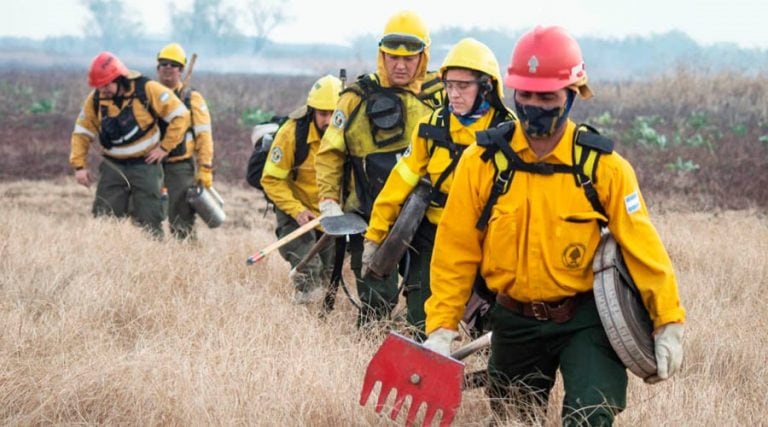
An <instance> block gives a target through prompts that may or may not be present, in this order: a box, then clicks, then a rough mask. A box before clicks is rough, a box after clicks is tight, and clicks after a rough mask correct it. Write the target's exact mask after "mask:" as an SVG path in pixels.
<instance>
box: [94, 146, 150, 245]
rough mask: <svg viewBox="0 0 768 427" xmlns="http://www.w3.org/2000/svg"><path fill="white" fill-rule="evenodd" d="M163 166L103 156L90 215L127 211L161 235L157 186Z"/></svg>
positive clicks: (121, 216)
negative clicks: (120, 160) (121, 160)
mask: <svg viewBox="0 0 768 427" xmlns="http://www.w3.org/2000/svg"><path fill="white" fill-rule="evenodd" d="M162 182H163V168H162V166H160V165H159V164H151V165H148V164H146V163H144V162H143V159H137V160H135V161H134V160H131V161H126V162H119V161H115V160H108V159H104V161H102V162H101V164H100V165H99V182H98V184H97V186H96V199H95V200H94V201H93V209H92V212H93V215H94V216H97V217H98V216H102V215H109V216H116V217H118V218H124V217H126V216H128V215H129V214H130V215H131V216H132V217H133V218H134V219H135V220H136V222H137V223H139V225H141V226H142V227H144V228H146V229H147V230H148V231H149V232H150V233H152V234H153V235H154V236H156V237H159V238H162V237H163V228H162V222H163V205H162V202H161V201H160V188H161V185H162Z"/></svg>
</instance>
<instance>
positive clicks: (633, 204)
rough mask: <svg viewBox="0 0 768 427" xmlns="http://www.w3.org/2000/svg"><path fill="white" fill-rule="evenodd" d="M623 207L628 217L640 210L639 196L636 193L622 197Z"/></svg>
mask: <svg viewBox="0 0 768 427" xmlns="http://www.w3.org/2000/svg"><path fill="white" fill-rule="evenodd" d="M624 207H625V208H626V209H627V213H628V214H630V215H632V214H633V213H635V212H637V211H639V210H640V195H639V194H637V191H633V192H631V193H629V194H627V195H626V196H624Z"/></svg>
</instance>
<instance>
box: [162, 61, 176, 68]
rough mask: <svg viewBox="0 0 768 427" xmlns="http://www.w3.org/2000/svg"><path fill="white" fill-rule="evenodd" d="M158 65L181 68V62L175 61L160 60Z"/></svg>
mask: <svg viewBox="0 0 768 427" xmlns="http://www.w3.org/2000/svg"><path fill="white" fill-rule="evenodd" d="M157 67H158V68H159V67H173V68H181V64H179V63H178V62H173V61H159V62H158V63H157Z"/></svg>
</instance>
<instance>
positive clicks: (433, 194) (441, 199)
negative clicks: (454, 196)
mask: <svg viewBox="0 0 768 427" xmlns="http://www.w3.org/2000/svg"><path fill="white" fill-rule="evenodd" d="M448 114H450V113H449V112H448V108H447V107H442V108H440V109H438V110H437V111H435V112H433V113H432V115H431V116H430V118H429V123H422V124H420V125H419V136H420V137H422V138H425V139H427V140H428V141H430V142H431V143H432V144H431V146H430V147H429V157H432V155H433V154H434V153H435V150H436V149H437V147H442V148H444V149H446V150H448V153H449V154H450V156H451V163H449V164H448V166H447V167H446V168H445V169H443V172H442V173H440V176H439V177H438V178H437V180H436V181H435V182H434V183H432V187H431V188H430V204H431V205H433V206H438V207H443V206H445V202H446V201H447V200H448V195H447V194H445V193H443V192H442V191H440V187H441V186H442V185H443V182H445V180H446V179H448V177H449V176H450V175H451V173H453V170H454V169H455V168H456V164H458V162H459V158H460V157H461V154H462V153H463V152H464V148H466V146H464V145H459V144H456V143H455V142H453V139H452V138H451V130H450V117H447V116H448Z"/></svg>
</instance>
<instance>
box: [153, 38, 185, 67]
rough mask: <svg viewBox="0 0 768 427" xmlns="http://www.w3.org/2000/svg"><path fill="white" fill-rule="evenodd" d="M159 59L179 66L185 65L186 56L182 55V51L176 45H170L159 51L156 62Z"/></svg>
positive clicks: (179, 46) (178, 45)
mask: <svg viewBox="0 0 768 427" xmlns="http://www.w3.org/2000/svg"><path fill="white" fill-rule="evenodd" d="M161 59H168V60H171V61H174V62H178V63H179V64H181V65H187V54H186V53H184V49H183V48H182V47H181V45H180V44H178V43H171V44H169V45H166V46H165V47H164V48H163V49H162V50H160V52H158V54H157V60H158V61H159V60H161Z"/></svg>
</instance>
